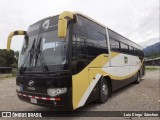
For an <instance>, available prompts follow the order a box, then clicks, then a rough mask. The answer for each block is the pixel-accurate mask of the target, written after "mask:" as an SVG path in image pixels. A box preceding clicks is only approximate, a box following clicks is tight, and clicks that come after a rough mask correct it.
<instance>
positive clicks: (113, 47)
mask: <svg viewBox="0 0 160 120" xmlns="http://www.w3.org/2000/svg"><path fill="white" fill-rule="evenodd" d="M109 41H110V46H111V50H113V51H120V46H119V42H118V41H116V40H114V39H112V38H109Z"/></svg>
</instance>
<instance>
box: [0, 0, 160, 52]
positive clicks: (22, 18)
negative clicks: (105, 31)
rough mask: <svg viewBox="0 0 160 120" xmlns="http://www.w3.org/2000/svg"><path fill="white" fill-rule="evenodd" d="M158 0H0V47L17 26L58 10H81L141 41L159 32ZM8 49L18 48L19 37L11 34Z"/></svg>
mask: <svg viewBox="0 0 160 120" xmlns="http://www.w3.org/2000/svg"><path fill="white" fill-rule="evenodd" d="M158 5H159V1H158V0H132V1H130V0H98V1H97V0H59V1H52V0H48V1H46V0H14V1H13V0H5V1H0V18H1V19H0V43H1V44H0V49H2V48H6V40H7V36H8V34H9V33H10V32H11V31H14V30H17V29H23V30H27V28H28V26H29V25H30V24H33V23H34V22H36V21H39V20H40V19H43V18H45V17H48V16H53V15H55V14H59V13H61V12H62V11H65V10H69V11H78V12H81V13H84V14H86V15H88V16H90V17H92V18H94V19H95V20H97V21H99V22H101V23H102V24H104V25H106V26H107V27H109V28H111V29H113V30H115V31H117V32H118V33H120V34H122V35H124V36H126V37H128V38H130V39H133V40H134V41H135V42H142V41H145V40H148V39H150V38H154V37H157V36H159V35H157V34H159V29H158V24H159V20H158V18H159V10H158V8H159V6H158ZM13 41H14V42H13V43H12V46H11V47H12V49H14V50H18V49H19V50H20V48H21V44H22V37H14V38H13Z"/></svg>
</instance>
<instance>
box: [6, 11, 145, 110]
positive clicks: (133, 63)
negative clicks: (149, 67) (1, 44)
mask: <svg viewBox="0 0 160 120" xmlns="http://www.w3.org/2000/svg"><path fill="white" fill-rule="evenodd" d="M14 35H24V43H23V46H22V50H21V53H20V56H19V63H18V70H19V72H18V75H17V79H16V86H17V89H16V92H17V95H18V97H19V99H20V100H23V101H26V102H29V103H32V104H35V105H40V106H48V107H54V108H55V109H56V108H57V109H66V110H70V109H71V110H75V109H77V108H79V107H82V106H84V105H85V104H88V103H90V102H92V101H99V102H101V103H105V102H106V101H107V99H108V97H109V96H110V95H111V93H112V92H113V91H115V90H117V89H119V88H122V87H124V86H126V85H128V84H130V83H133V82H135V83H139V82H140V78H141V77H142V76H143V75H144V73H145V71H144V64H143V57H144V55H143V51H142V47H140V46H139V45H138V44H136V43H134V42H132V41H130V40H128V39H127V38H125V37H123V36H121V35H120V34H118V33H116V32H114V31H112V30H111V29H109V28H107V27H105V26H104V25H102V24H100V23H98V22H96V21H95V20H93V19H91V18H89V17H87V16H85V15H83V14H81V13H72V12H68V11H65V12H63V13H61V14H60V15H56V16H53V17H48V18H45V19H43V20H40V21H38V22H37V23H35V24H32V25H31V26H30V27H29V29H28V30H27V31H23V30H17V31H14V32H12V33H10V35H9V37H8V43H7V49H8V50H10V44H11V40H12V37H13V36H14Z"/></svg>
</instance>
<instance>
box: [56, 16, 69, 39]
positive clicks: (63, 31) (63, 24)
mask: <svg viewBox="0 0 160 120" xmlns="http://www.w3.org/2000/svg"><path fill="white" fill-rule="evenodd" d="M66 35H67V19H62V20H58V37H59V38H66Z"/></svg>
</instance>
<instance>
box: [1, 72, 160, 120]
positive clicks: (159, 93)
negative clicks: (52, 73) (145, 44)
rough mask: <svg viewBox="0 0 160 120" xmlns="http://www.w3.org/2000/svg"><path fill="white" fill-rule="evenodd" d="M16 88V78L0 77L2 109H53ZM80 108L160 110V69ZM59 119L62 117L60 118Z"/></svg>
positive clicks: (83, 109)
mask: <svg viewBox="0 0 160 120" xmlns="http://www.w3.org/2000/svg"><path fill="white" fill-rule="evenodd" d="M15 89H16V81H15V78H5V79H2V78H1V79H0V111H50V110H51V109H50V108H46V107H39V106H36V105H32V104H29V103H26V102H23V101H20V100H19V99H18V97H17V95H16V91H15ZM78 110H82V111H159V110H160V70H151V71H150V70H147V71H146V75H145V76H144V77H143V78H142V80H141V82H140V84H130V85H128V86H126V87H124V88H122V89H120V90H118V91H116V92H114V93H113V94H112V96H111V97H110V98H109V100H108V101H107V102H106V103H105V104H98V103H91V104H89V105H87V106H85V107H83V108H80V109H78ZM42 119H43V118H42ZM59 119H62V118H59ZM63 119H66V118H63ZM67 119H80V118H67ZM86 119H87V118H86ZM90 119H94V118H90ZM96 119H100V118H96ZM104 119H105V118H104ZM110 119H113V120H116V119H117V120H119V119H120V120H121V119H122V118H119V119H118V118H108V120H110ZM125 119H127V118H125ZM132 119H133V120H134V119H137V118H132ZM138 119H139V118H138ZM142 119H143V118H142ZM144 119H145V118H144ZM147 119H148V118H147ZM158 119H159V118H158ZM154 120H156V118H154Z"/></svg>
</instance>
